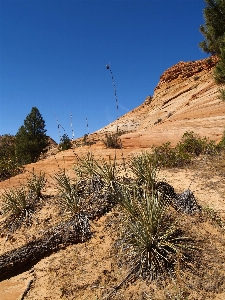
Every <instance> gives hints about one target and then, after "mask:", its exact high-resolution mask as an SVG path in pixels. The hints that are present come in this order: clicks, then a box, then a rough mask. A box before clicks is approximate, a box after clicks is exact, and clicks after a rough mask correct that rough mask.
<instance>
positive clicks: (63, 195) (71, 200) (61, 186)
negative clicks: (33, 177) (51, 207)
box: [54, 171, 81, 215]
mask: <svg viewBox="0 0 225 300" xmlns="http://www.w3.org/2000/svg"><path fill="white" fill-rule="evenodd" d="M54 178H55V180H56V182H57V188H58V191H59V194H58V196H59V204H60V206H61V208H62V209H63V210H64V212H70V213H71V214H72V215H75V214H77V213H79V212H80V206H81V198H80V195H79V189H78V184H77V182H73V181H72V180H71V179H70V178H69V176H67V175H66V174H65V171H62V172H60V173H58V174H56V175H55V176H54Z"/></svg>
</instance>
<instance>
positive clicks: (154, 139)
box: [97, 57, 225, 148]
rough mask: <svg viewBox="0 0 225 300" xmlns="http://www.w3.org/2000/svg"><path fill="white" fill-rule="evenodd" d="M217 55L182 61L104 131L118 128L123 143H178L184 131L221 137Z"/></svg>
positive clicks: (224, 114)
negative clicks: (148, 93) (215, 72)
mask: <svg viewBox="0 0 225 300" xmlns="http://www.w3.org/2000/svg"><path fill="white" fill-rule="evenodd" d="M216 62H217V58H216V57H211V58H207V59H203V60H198V61H193V62H179V63H178V64H176V65H174V66H172V67H171V68H169V69H168V70H166V71H165V72H164V73H163V74H162V76H161V77H160V82H159V83H158V85H157V86H156V88H155V90H154V95H153V97H147V98H146V99H145V101H144V102H143V104H142V105H140V106H139V107H137V108H136V109H134V110H132V111H131V112H129V113H127V114H126V115H124V116H122V117H121V118H119V119H118V120H117V121H115V122H113V123H111V124H109V125H108V126H106V127H104V128H102V129H101V130H99V131H98V132H97V133H98V134H103V133H105V132H109V131H112V132H113V131H115V130H116V128H117V126H118V128H119V130H122V131H125V132H127V133H126V134H124V135H122V141H123V146H124V147H125V148H127V147H143V148H145V147H150V146H152V145H153V144H154V145H159V144H162V143H164V142H167V141H170V142H171V144H172V145H175V144H176V143H177V142H178V141H179V140H180V138H181V137H182V135H183V133H184V132H185V131H194V132H196V133H198V134H200V135H201V136H207V137H209V138H210V139H212V140H215V141H219V140H220V139H221V137H222V134H223V131H224V127H225V102H223V101H222V100H220V99H219V98H218V95H219V93H218V86H217V85H216V84H215V82H214V79H213V67H214V66H215V64H216Z"/></svg>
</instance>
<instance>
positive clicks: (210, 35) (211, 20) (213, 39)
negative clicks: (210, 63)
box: [199, 0, 225, 100]
mask: <svg viewBox="0 0 225 300" xmlns="http://www.w3.org/2000/svg"><path fill="white" fill-rule="evenodd" d="M205 2H206V8H205V9H204V19H205V25H201V26H200V32H201V33H202V34H203V36H204V37H205V40H204V41H202V42H201V43H200V44H199V46H200V48H202V50H203V51H204V52H207V53H211V54H213V55H215V54H216V55H218V57H219V61H218V63H217V65H216V67H215V81H216V83H217V84H220V85H222V86H224V84H225V0H205ZM220 92H221V98H222V99H223V100H225V89H224V88H222V89H220Z"/></svg>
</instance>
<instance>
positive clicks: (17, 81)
mask: <svg viewBox="0 0 225 300" xmlns="http://www.w3.org/2000/svg"><path fill="white" fill-rule="evenodd" d="M204 7H205V2H204V1H203V0H145V1H142V0H133V1H132V0H80V1H79V0H51V1H49V0H26V1H20V0H0V135H2V134H12V135H14V134H16V133H17V131H18V129H19V127H20V126H21V125H23V122H24V119H25V118H26V116H27V115H28V114H29V113H30V111H31V108H32V107H33V106H35V107H37V108H38V109H39V111H40V113H41V114H42V117H43V119H44V120H45V123H46V129H47V134H48V135H50V136H51V137H52V138H53V139H54V140H56V141H57V142H59V133H58V128H57V121H56V119H58V121H59V123H60V124H61V125H62V126H63V127H64V128H65V131H66V133H67V134H68V135H69V137H71V138H72V128H71V125H70V121H71V117H70V115H71V114H72V125H73V130H74V134H75V138H76V137H80V136H82V135H84V134H85V133H88V132H89V133H91V132H94V131H96V130H98V129H100V128H102V127H104V126H105V125H107V124H109V123H110V122H112V121H114V120H115V119H116V118H117V115H118V116H121V115H124V114H125V113H126V112H128V111H130V110H132V109H133V108H135V107H137V106H139V105H140V104H141V103H142V102H143V101H144V99H145V98H146V96H148V95H153V92H154V88H155V87H156V85H157V83H158V82H159V77H160V75H161V74H162V73H163V72H164V71H165V70H166V69H168V68H169V67H171V66H172V65H174V64H176V63H178V62H179V61H192V60H198V59H202V58H205V57H206V56H207V55H206V54H204V53H203V52H202V51H201V50H200V49H199V47H198V43H199V42H200V41H202V40H203V37H202V35H201V34H200V32H199V26H200V25H201V24H204V19H203V9H204ZM109 62H110V65H111V70H112V72H113V75H114V82H115V85H116V92H117V98H118V105H119V110H118V112H117V110H116V103H115V97H114V88H113V83H112V79H111V74H110V72H109V70H107V69H106V67H105V65H106V64H107V63H109ZM86 118H87V119H88V129H87V126H86ZM63 133H64V131H63V130H62V129H61V130H60V134H61V135H62V134H63Z"/></svg>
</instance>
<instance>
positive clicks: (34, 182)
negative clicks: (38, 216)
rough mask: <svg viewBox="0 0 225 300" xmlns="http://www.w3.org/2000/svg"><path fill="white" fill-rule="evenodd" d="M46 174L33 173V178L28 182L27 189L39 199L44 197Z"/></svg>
mask: <svg viewBox="0 0 225 300" xmlns="http://www.w3.org/2000/svg"><path fill="white" fill-rule="evenodd" d="M46 182H47V180H46V178H45V174H44V173H43V174H41V173H40V175H36V174H34V172H33V173H32V177H31V178H29V179H28V181H27V187H28V189H29V192H30V193H31V194H33V195H34V197H36V198H37V199H40V198H41V197H42V190H43V188H44V187H45V185H46Z"/></svg>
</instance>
